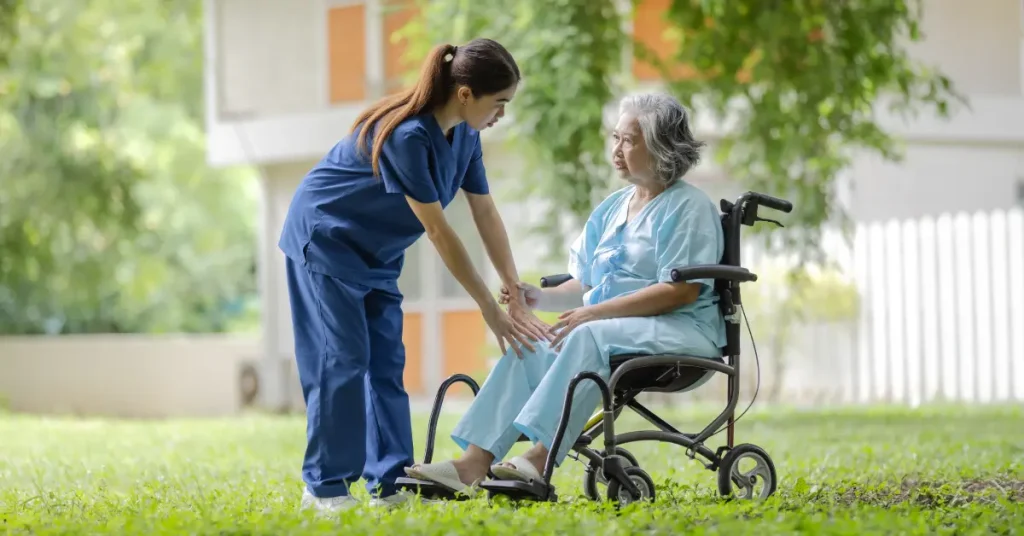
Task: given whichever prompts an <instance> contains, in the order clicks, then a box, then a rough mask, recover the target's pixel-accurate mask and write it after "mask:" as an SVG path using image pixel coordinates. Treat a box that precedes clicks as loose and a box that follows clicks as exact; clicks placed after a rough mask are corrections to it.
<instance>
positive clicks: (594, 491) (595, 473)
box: [583, 447, 640, 501]
mask: <svg viewBox="0 0 1024 536" xmlns="http://www.w3.org/2000/svg"><path fill="white" fill-rule="evenodd" d="M597 453H598V454H600V455H601V457H602V458H604V457H606V455H605V452H604V449H602V450H599V451H597ZM615 454H617V455H619V456H621V457H623V458H625V459H626V465H627V466H629V467H639V466H640V463H639V462H637V461H636V456H633V453H632V452H630V451H628V450H626V449H624V448H622V447H615ZM598 484H600V485H602V486H607V485H608V479H607V478H605V476H604V471H602V470H601V466H600V465H594V464H593V463H589V464H587V468H586V469H585V470H584V474H583V495H584V496H586V498H588V499H590V500H592V501H599V500H601V490H599V489H598V487H597V486H598Z"/></svg>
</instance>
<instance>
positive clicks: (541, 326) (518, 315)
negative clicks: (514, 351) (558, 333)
mask: <svg viewBox="0 0 1024 536" xmlns="http://www.w3.org/2000/svg"><path fill="white" fill-rule="evenodd" d="M517 288H518V290H519V293H518V294H519V297H518V299H516V298H513V297H512V295H511V294H510V293H509V288H508V285H502V286H501V294H500V295H499V296H498V303H500V304H502V305H508V314H509V316H511V317H512V320H513V321H514V322H515V323H516V325H517V326H518V327H519V329H520V330H522V331H524V332H526V333H527V334H528V335H529V336H530V338H531V340H534V341H539V340H542V339H543V340H546V341H547V340H551V337H550V335H548V327H549V326H548V325H547V324H546V323H544V321H543V320H541V319H539V318H537V315H535V314H533V311H532V310H531V309H533V308H534V307H536V306H537V304H538V303H539V302H540V297H541V295H542V293H543V291H542V290H541V289H539V288H537V287H535V286H533V285H531V284H529V283H524V282H519V283H518V285H517ZM524 303H525V305H523V304H524Z"/></svg>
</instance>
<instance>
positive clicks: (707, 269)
mask: <svg viewBox="0 0 1024 536" xmlns="http://www.w3.org/2000/svg"><path fill="white" fill-rule="evenodd" d="M694 279H725V280H727V281H739V282H742V283H746V282H750V281H757V274H755V273H753V272H751V271H750V270H747V269H746V268H743V267H740V266H727V265H724V264H701V265H697V266H680V267H679V268H673V269H672V281H675V282H676V283H679V282H682V281H693V280H694Z"/></svg>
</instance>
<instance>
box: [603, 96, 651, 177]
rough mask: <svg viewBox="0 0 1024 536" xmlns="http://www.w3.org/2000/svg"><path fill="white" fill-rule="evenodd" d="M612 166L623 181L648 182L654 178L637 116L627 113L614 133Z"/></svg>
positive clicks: (622, 115) (620, 116) (620, 119)
mask: <svg viewBox="0 0 1024 536" xmlns="http://www.w3.org/2000/svg"><path fill="white" fill-rule="evenodd" d="M612 142H613V143H614V145H613V146H612V165H614V166H615V170H616V171H618V172H619V177H621V178H623V179H630V178H632V179H639V180H646V179H650V178H651V177H652V176H653V173H652V172H651V163H650V162H651V160H650V156H649V155H648V153H647V146H646V145H645V144H644V137H643V135H642V134H641V133H640V124H639V123H638V122H637V120H636V116H635V115H633V114H632V113H629V112H626V113H623V114H621V115H619V122H618V123H617V124H616V125H615V130H613V131H612Z"/></svg>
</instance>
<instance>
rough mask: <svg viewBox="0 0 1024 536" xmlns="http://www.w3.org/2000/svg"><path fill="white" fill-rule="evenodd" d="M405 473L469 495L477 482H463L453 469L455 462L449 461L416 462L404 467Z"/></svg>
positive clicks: (457, 472)
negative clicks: (468, 483) (467, 483)
mask: <svg viewBox="0 0 1024 536" xmlns="http://www.w3.org/2000/svg"><path fill="white" fill-rule="evenodd" d="M405 474H407V475H409V476H411V477H412V478H418V479H420V480H426V481H429V482H433V483H435V484H440V485H442V486H444V487H446V488H448V489H449V490H451V491H454V492H462V493H467V494H470V495H472V493H473V491H474V490H475V489H476V485H477V482H474V483H473V484H471V485H468V486H467V485H466V484H463V483H462V480H459V471H458V470H457V469H455V464H454V463H452V462H450V461H449V462H440V463H428V464H426V465H424V464H418V465H414V466H412V467H406V468H405Z"/></svg>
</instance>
